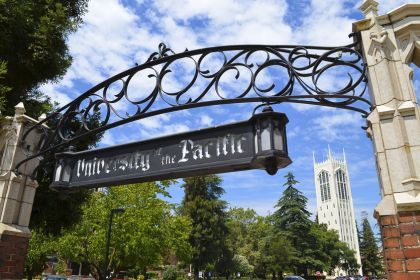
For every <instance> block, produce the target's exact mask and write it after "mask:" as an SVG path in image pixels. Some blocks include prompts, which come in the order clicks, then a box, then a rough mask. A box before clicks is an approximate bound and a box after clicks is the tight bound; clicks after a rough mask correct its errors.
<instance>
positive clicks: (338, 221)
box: [314, 147, 362, 276]
mask: <svg viewBox="0 0 420 280" xmlns="http://www.w3.org/2000/svg"><path fill="white" fill-rule="evenodd" d="M314 174H315V187H316V202H317V213H318V222H319V223H320V224H321V223H322V224H326V225H327V227H328V229H334V230H336V231H337V232H338V235H339V236H340V240H341V241H344V242H346V243H347V244H348V246H349V248H350V249H352V250H354V251H355V252H356V254H355V257H356V260H357V262H358V263H359V264H361V261H360V250H359V241H358V238H357V228H356V219H355V216H354V208H353V198H352V195H351V187H350V179H349V178H350V177H349V172H348V169H347V162H346V156H345V154H344V151H343V159H342V160H339V159H335V158H333V156H332V154H331V150H330V148H329V147H328V157H327V159H326V160H324V161H322V162H318V163H317V162H316V160H315V154H314ZM361 271H362V270H361V269H360V270H359V274H360V275H361V274H362V272H361ZM335 273H336V276H338V275H340V274H341V275H345V274H346V272H345V271H341V270H339V269H336V271H335Z"/></svg>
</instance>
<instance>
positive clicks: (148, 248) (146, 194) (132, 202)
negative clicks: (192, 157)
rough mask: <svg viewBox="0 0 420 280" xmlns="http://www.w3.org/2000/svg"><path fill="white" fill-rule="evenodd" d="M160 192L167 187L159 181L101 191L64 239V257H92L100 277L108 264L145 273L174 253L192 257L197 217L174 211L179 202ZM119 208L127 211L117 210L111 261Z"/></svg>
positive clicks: (181, 257)
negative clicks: (107, 252)
mask: <svg viewBox="0 0 420 280" xmlns="http://www.w3.org/2000/svg"><path fill="white" fill-rule="evenodd" d="M159 195H163V196H166V195H167V193H166V191H165V190H164V188H163V187H161V186H159V185H157V184H155V183H144V184H137V185H129V186H121V187H113V188H111V189H109V190H108V193H102V192H99V193H95V194H94V195H92V196H91V198H90V199H89V200H88V201H87V202H86V203H85V204H84V205H83V209H82V211H83V214H82V220H81V221H80V222H79V223H78V224H76V225H75V226H74V227H73V228H71V229H69V230H66V231H65V232H64V235H63V236H62V237H61V238H60V239H59V246H58V252H59V255H60V258H61V259H64V260H73V261H79V262H87V263H89V265H90V268H91V271H92V273H93V274H95V275H96V277H97V279H98V278H99V279H102V277H103V275H104V272H105V267H109V268H111V270H112V269H113V268H117V267H119V266H122V265H123V266H124V267H127V268H129V269H130V270H131V271H132V272H133V273H134V274H137V275H138V274H139V273H143V275H145V272H146V269H147V268H148V267H150V266H153V265H158V264H160V263H162V262H164V261H165V259H166V257H167V256H169V255H170V254H175V255H176V256H177V257H178V259H179V260H181V261H182V260H183V261H185V262H187V261H188V257H189V255H190V253H191V248H190V246H189V243H188V237H189V235H188V233H189V232H190V230H191V222H190V220H189V219H188V218H187V217H180V216H174V215H173V214H172V212H173V211H172V210H173V207H172V206H171V205H170V204H169V203H167V202H165V201H163V200H162V199H161V198H159V197H158V196H159ZM116 208H122V209H124V210H125V211H124V212H123V213H116V214H114V219H113V221H114V222H113V224H112V235H111V243H110V244H111V245H110V249H111V250H110V259H109V260H110V262H109V263H108V264H105V263H104V261H105V256H104V248H105V244H106V236H107V229H108V223H109V215H110V211H111V209H116Z"/></svg>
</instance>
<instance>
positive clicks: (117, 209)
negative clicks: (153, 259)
mask: <svg viewBox="0 0 420 280" xmlns="http://www.w3.org/2000/svg"><path fill="white" fill-rule="evenodd" d="M123 212H125V209H123V208H116V209H111V212H110V213H109V223H108V235H107V239H106V248H105V249H106V250H105V274H106V276H107V275H108V267H109V264H108V262H109V244H110V241H111V228H112V218H113V216H114V214H115V213H123Z"/></svg>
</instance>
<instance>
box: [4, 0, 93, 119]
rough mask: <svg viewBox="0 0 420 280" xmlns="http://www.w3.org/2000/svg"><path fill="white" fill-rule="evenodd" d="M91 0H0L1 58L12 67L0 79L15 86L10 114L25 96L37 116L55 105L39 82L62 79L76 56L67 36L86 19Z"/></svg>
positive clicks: (10, 97)
mask: <svg viewBox="0 0 420 280" xmlns="http://www.w3.org/2000/svg"><path fill="white" fill-rule="evenodd" d="M87 3H88V0H40V1H19V0H0V26H1V27H2V28H0V62H5V63H7V72H6V73H4V74H3V77H4V79H2V80H1V81H0V83H1V84H2V86H3V87H7V88H8V89H10V91H9V92H8V93H7V94H6V95H4V93H3V94H2V96H1V97H3V98H4V99H6V102H5V106H4V107H3V110H5V114H7V115H13V106H15V105H16V104H18V103H19V102H21V101H22V102H24V103H25V107H26V108H27V113H28V115H30V116H32V117H37V116H39V115H40V114H41V113H43V112H45V111H46V110H48V109H50V108H51V104H50V102H49V99H48V98H47V97H45V95H43V94H42V93H40V92H39V91H37V88H38V87H39V86H40V85H41V84H43V83H46V82H49V81H58V79H60V78H61V77H62V76H63V75H64V74H65V73H66V70H67V68H68V67H69V66H70V64H71V62H72V58H71V56H70V54H69V50H68V47H67V45H66V39H67V36H68V35H69V34H70V33H71V32H74V31H75V30H76V28H77V27H78V26H79V25H80V24H81V22H82V16H83V14H84V13H85V11H86V9H87Z"/></svg>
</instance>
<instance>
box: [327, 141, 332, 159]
mask: <svg viewBox="0 0 420 280" xmlns="http://www.w3.org/2000/svg"><path fill="white" fill-rule="evenodd" d="M328 159H332V154H331V148H330V144H328Z"/></svg>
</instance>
